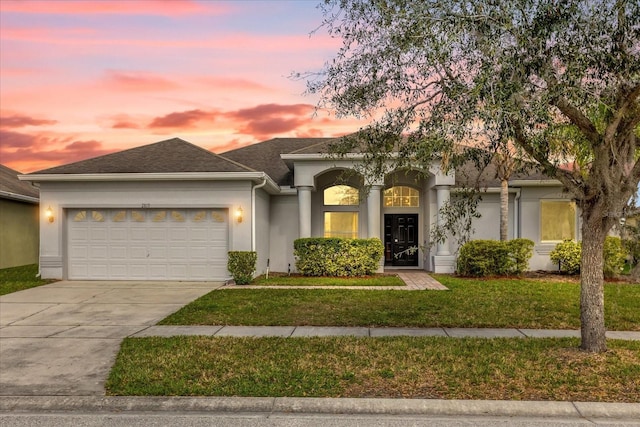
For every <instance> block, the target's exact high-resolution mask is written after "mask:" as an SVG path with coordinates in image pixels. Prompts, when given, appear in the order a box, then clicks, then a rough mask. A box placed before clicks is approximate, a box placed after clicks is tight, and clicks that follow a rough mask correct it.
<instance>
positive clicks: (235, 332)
mask: <svg viewBox="0 0 640 427" xmlns="http://www.w3.org/2000/svg"><path fill="white" fill-rule="evenodd" d="M178 335H205V336H217V337H284V338H295V337H331V336H356V337H397V336H410V337H450V338H465V337H476V338H565V337H576V338H579V337H580V331H578V330H572V329H516V328H509V329H496V328H366V327H338V326H220V325H217V326H149V327H147V328H144V329H142V330H140V331H138V332H136V333H134V334H132V335H131V336H132V337H150V336H159V337H171V336H178ZM607 338H609V339H621V340H630V341H640V332H638V331H607Z"/></svg>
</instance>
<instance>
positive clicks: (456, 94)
mask: <svg viewBox="0 0 640 427" xmlns="http://www.w3.org/2000/svg"><path fill="white" fill-rule="evenodd" d="M321 8H322V9H323V13H324V17H325V19H324V21H323V25H322V27H323V28H326V29H327V30H328V32H329V33H330V34H331V35H333V36H335V37H339V38H341V39H342V42H343V45H342V47H341V48H340V50H339V51H338V52H337V54H336V56H335V57H334V58H333V59H332V60H331V61H330V62H327V64H326V66H325V67H324V69H323V70H322V72H321V73H318V74H315V75H313V76H307V77H308V89H309V91H310V92H311V93H319V94H320V95H321V102H320V106H321V107H327V108H330V109H332V110H333V111H335V112H336V113H337V114H338V115H355V116H359V117H363V116H364V117H366V116H370V117H371V119H372V121H371V126H369V127H368V128H367V129H366V130H365V129H363V132H360V133H358V137H357V138H352V139H347V140H345V145H344V146H342V147H339V148H338V151H341V152H346V151H349V150H350V149H352V148H353V144H359V149H360V150H363V151H364V152H365V159H366V161H367V163H368V164H369V165H370V166H371V167H372V169H373V170H377V171H382V170H384V168H383V167H382V166H381V165H382V164H383V163H384V162H385V161H389V160H390V161H392V162H395V163H396V164H398V165H399V164H401V163H403V162H407V161H409V160H408V159H411V161H412V162H427V161H430V160H432V159H434V158H435V157H440V158H443V159H444V160H445V162H444V164H445V165H448V166H449V167H451V166H453V165H455V164H456V161H455V160H454V159H456V158H463V159H465V158H469V153H478V151H477V149H478V148H487V146H489V148H495V145H496V144H497V143H498V141H503V140H505V139H507V140H510V141H513V143H514V144H515V145H516V146H517V147H518V149H520V150H522V151H523V152H524V153H526V155H528V157H529V159H530V160H532V161H534V162H536V163H537V164H538V166H539V167H540V168H541V169H542V171H544V173H546V174H547V175H548V176H550V177H553V178H555V179H557V180H558V181H560V182H561V183H562V185H563V186H564V187H565V188H566V190H567V191H568V192H569V193H570V194H571V196H572V197H573V198H574V199H575V201H576V203H577V204H578V206H579V207H580V212H581V217H582V225H581V227H582V267H581V271H582V275H581V297H580V302H581V324H582V327H581V335H582V341H581V347H582V348H583V349H585V350H588V351H594V352H597V351H604V350H606V340H605V324H604V292H603V272H602V266H603V254H602V250H603V244H604V239H605V236H606V235H607V233H608V231H609V230H610V229H611V227H612V226H613V224H614V223H616V222H617V221H618V220H619V218H620V215H621V213H622V210H623V207H624V206H625V204H626V202H627V201H628V200H629V198H630V197H631V195H632V194H633V192H634V191H636V188H637V185H638V181H639V180H640V162H639V161H638V153H639V150H638V138H640V131H639V120H640V107H639V105H638V96H639V94H640V42H639V40H640V2H638V1H637V0H629V1H627V0H591V1H578V0H573V1H572V0H567V1H559V0H537V1H536V0H532V1H528V0H501V1H495V0H468V1H465V0H447V1H442V0H421V1H415V0H327V1H326V2H325V3H324V4H323V5H321ZM401 135H404V137H400V136H401ZM407 135H408V136H407ZM398 150H399V151H400V155H399V156H398V155H394V154H393V152H395V151H398ZM490 151H494V150H490ZM471 157H474V158H476V157H475V155H474V154H472V155H471ZM567 165H572V166H570V167H567Z"/></svg>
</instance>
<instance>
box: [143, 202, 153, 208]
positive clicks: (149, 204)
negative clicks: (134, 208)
mask: <svg viewBox="0 0 640 427" xmlns="http://www.w3.org/2000/svg"><path fill="white" fill-rule="evenodd" d="M150 207H151V203H143V204H142V209H149V208H150Z"/></svg>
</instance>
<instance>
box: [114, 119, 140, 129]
mask: <svg viewBox="0 0 640 427" xmlns="http://www.w3.org/2000/svg"><path fill="white" fill-rule="evenodd" d="M111 128H112V129H140V126H138V125H137V124H135V123H133V122H124V121H121V122H115V123H114V124H113V125H111Z"/></svg>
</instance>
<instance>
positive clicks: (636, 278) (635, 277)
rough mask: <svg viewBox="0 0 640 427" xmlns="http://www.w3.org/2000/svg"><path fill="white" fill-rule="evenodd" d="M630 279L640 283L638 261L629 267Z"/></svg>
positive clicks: (639, 265)
mask: <svg viewBox="0 0 640 427" xmlns="http://www.w3.org/2000/svg"><path fill="white" fill-rule="evenodd" d="M630 274H631V280H632V281H633V282H634V283H640V262H639V263H638V264H636V266H635V267H633V268H632V269H631V273H630Z"/></svg>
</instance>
